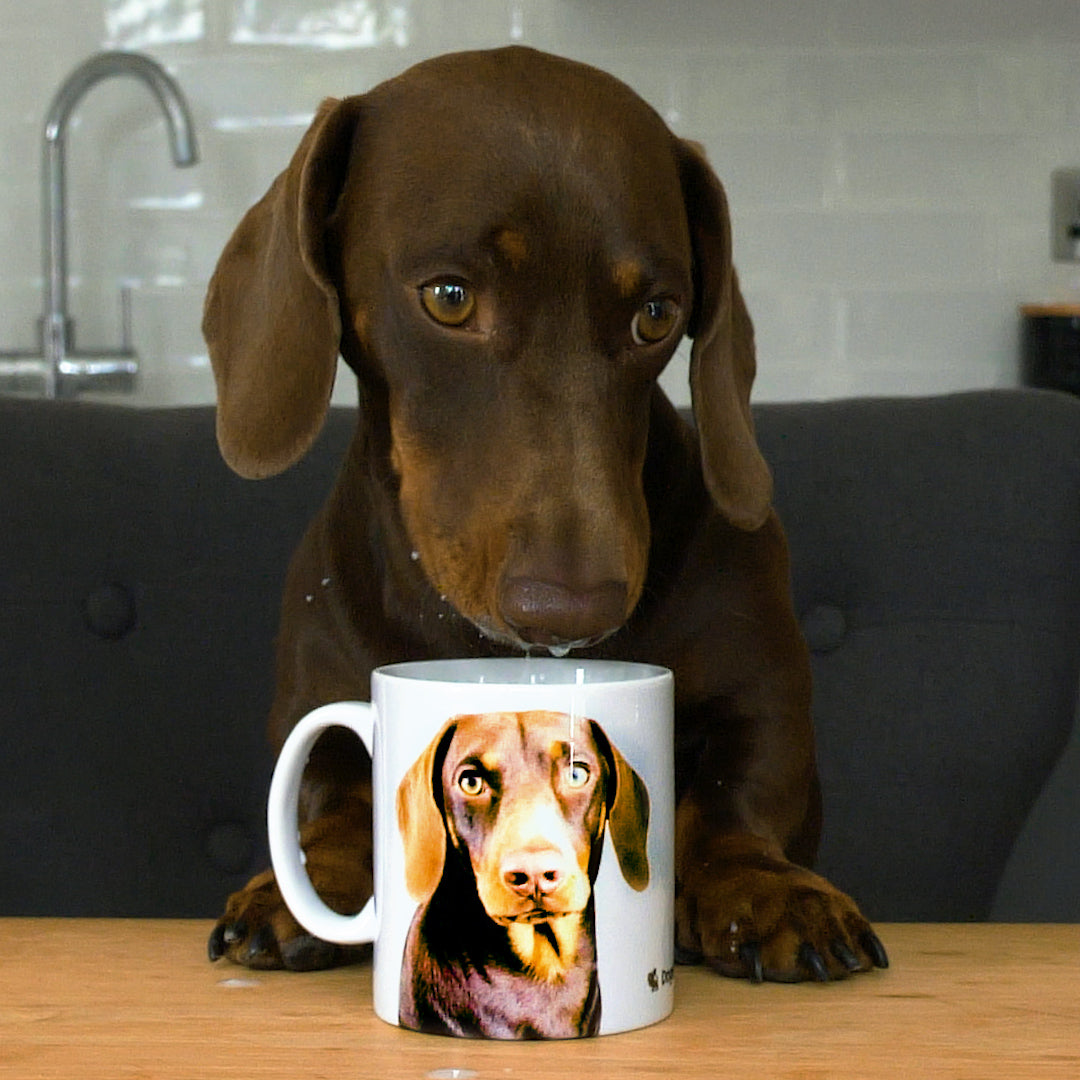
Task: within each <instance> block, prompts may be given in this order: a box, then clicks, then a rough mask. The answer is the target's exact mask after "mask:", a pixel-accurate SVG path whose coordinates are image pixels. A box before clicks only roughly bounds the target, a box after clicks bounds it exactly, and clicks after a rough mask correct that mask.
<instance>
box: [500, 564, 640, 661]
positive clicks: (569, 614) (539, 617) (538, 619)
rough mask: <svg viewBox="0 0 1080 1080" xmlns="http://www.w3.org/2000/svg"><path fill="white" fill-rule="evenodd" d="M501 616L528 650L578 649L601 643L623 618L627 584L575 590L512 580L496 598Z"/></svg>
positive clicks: (532, 581)
mask: <svg viewBox="0 0 1080 1080" xmlns="http://www.w3.org/2000/svg"><path fill="white" fill-rule="evenodd" d="M499 608H500V614H501V615H502V617H503V620H504V621H505V622H506V624H507V626H509V627H510V628H511V629H512V630H513V631H514V633H515V634H517V636H518V637H519V638H520V639H521V640H522V641H524V642H526V643H527V644H530V645H545V646H548V647H552V648H557V647H559V646H581V645H585V644H592V643H594V642H597V641H600V640H601V639H602V638H605V637H607V636H608V634H611V633H613V632H614V631H616V630H618V629H619V627H620V626H622V624H623V622H624V621H625V619H626V583H625V582H622V581H608V582H603V583H602V584H600V585H594V586H591V587H589V588H584V589H575V588H570V587H568V586H566V585H562V584H560V583H558V582H552V581H541V580H538V579H537V578H530V577H515V578H510V579H509V580H507V581H506V582H505V583H504V585H503V588H502V590H501V594H500V598H499Z"/></svg>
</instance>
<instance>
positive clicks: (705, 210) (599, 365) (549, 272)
mask: <svg viewBox="0 0 1080 1080" xmlns="http://www.w3.org/2000/svg"><path fill="white" fill-rule="evenodd" d="M204 332H205V335H206V339H207V342H208V344H209V348H210V356H211V359H212V361H213V365H214V372H215V376H216V379H217V385H218V404H219V412H218V435H219V440H220V443H221V447H222V451H223V454H224V456H225V458H226V460H227V461H228V462H229V464H230V465H232V467H233V468H234V469H236V470H237V471H238V472H240V473H241V474H243V475H247V476H266V475H270V474H272V473H275V472H278V471H280V470H282V469H284V468H285V467H287V466H288V465H290V464H291V463H292V462H294V461H295V460H296V459H297V458H298V457H300V456H301V455H302V454H303V453H304V451H305V450H306V449H307V448H308V447H309V446H310V444H311V442H312V440H313V439H314V438H315V436H316V434H317V433H318V431H319V428H320V426H321V424H322V421H323V417H324V415H325V412H326V408H327V404H328V402H329V398H330V392H331V389H332V385H333V380H334V374H335V370H336V362H337V357H338V353H339V351H340V352H341V354H342V355H343V356H344V358H345V360H346V361H347V362H348V363H349V365H350V366H351V367H352V368H353V369H354V371H355V372H356V374H357V376H358V378H359V381H360V384H361V402H362V405H361V408H362V410H363V412H364V414H365V416H364V421H363V423H364V426H365V430H366V432H367V439H368V442H369V445H373V446H375V447H376V448H377V449H378V451H379V452H380V453H382V454H383V456H384V458H385V464H386V470H387V474H388V475H389V476H390V477H391V478H392V484H393V486H394V490H395V496H396V498H397V500H398V506H399V509H400V523H401V528H402V530H403V531H404V533H405V534H406V535H405V539H404V542H405V543H408V544H409V545H410V548H411V550H414V551H416V552H417V553H418V558H419V563H420V565H421V566H422V568H423V571H424V573H425V574H426V575H427V578H428V579H429V581H430V583H431V584H432V586H433V587H434V588H435V589H436V590H437V591H438V592H439V593H440V594H441V595H443V596H444V597H446V599H447V600H448V601H449V602H450V603H451V604H452V605H453V606H454V607H455V608H456V609H457V610H458V611H459V612H460V613H461V614H463V615H464V616H466V617H467V618H469V619H470V620H472V621H473V622H474V623H475V624H476V625H477V626H478V627H479V628H480V629H481V630H483V631H484V632H485V633H487V634H488V635H490V636H491V637H493V638H495V639H498V640H502V641H505V642H508V643H513V644H518V645H525V646H528V645H532V644H539V645H549V646H554V647H564V646H571V645H584V644H590V643H593V642H595V641H598V640H600V639H602V638H603V637H604V636H606V635H607V634H609V633H611V632H613V631H614V630H616V629H618V628H619V627H620V626H621V625H622V624H623V623H624V621H625V620H626V619H627V618H628V617H629V615H630V613H631V612H632V611H633V609H634V607H635V606H636V604H637V602H638V599H639V598H640V596H641V593H642V589H643V586H644V582H645V576H646V570H647V563H648V552H649V542H650V525H649V515H648V510H647V507H646V503H645V496H644V491H643V482H642V470H643V465H644V461H645V455H646V446H647V441H648V432H649V421H650V409H651V403H652V401H653V398H654V395H656V394H658V393H659V390H658V388H657V386H656V380H657V377H658V376H659V374H660V372H661V371H662V370H663V368H664V366H665V365H666V364H667V362H668V360H669V359H670V357H671V355H672V353H673V352H674V350H675V348H676V346H677V344H678V343H679V341H680V339H681V338H682V337H683V335H684V334H687V333H689V334H690V335H692V336H693V338H694V346H693V351H692V358H691V383H692V395H693V403H694V410H695V414H696V419H697V427H698V431H699V437H700V440H701V446H702V461H703V468H704V476H705V480H706V483H707V485H708V487H709V490H710V492H711V493H712V496H713V499H714V501H715V502H716V504H717V506H718V507H719V508H720V510H721V511H722V512H723V513H724V514H725V515H726V516H727V517H728V519H729V520H730V521H731V522H732V523H733V524H734V525H736V526H738V527H739V528H743V529H754V528H756V527H758V526H759V525H760V524H761V523H762V522H763V521H764V519H765V517H766V516H767V514H768V510H769V500H770V494H771V486H770V478H769V473H768V469H767V467H766V465H765V463H764V461H763V459H762V458H761V456H760V453H759V452H758V449H757V446H756V443H755V440H754V434H753V426H752V420H751V416H750V409H749V393H750V386H751V383H752V381H753V376H754V350H753V331H752V327H751V324H750V320H749V317H748V315H747V313H746V309H745V307H744V305H743V302H742V298H741V295H740V293H739V288H738V284H737V281H736V277H735V273H734V270H733V268H732V262H731V237H730V227H729V219H728V210H727V204H726V200H725V197H724V192H723V189H722V187H721V185H720V183H719V181H718V180H717V179H716V177H715V176H714V175H713V173H712V171H711V170H710V168H709V167H708V165H707V164H706V162H705V160H704V158H703V156H702V154H701V153H700V151H699V150H698V149H697V148H696V147H695V146H693V145H692V144H689V143H687V142H685V141H682V140H680V139H677V138H676V137H675V136H673V135H672V134H671V132H670V131H669V130H668V129H667V127H666V126H665V125H664V123H663V121H662V120H661V119H660V117H659V116H658V115H657V114H656V113H655V112H654V111H653V110H652V109H651V108H650V107H649V106H648V105H647V104H646V103H645V102H644V101H642V100H641V99H640V98H639V97H638V96H637V95H636V94H634V93H633V91H631V90H630V89H629V88H628V87H626V86H625V85H624V84H622V83H620V82H619V81H618V80H616V79H614V78H612V77H610V76H608V75H605V74H603V73H602V72H599V71H596V70H595V69H593V68H589V67H586V66H584V65H580V64H576V63H572V62H569V61H565V60H561V59H558V58H555V57H550V56H546V55H544V54H541V53H536V52H533V51H531V50H527V49H520V48H511V49H505V50H495V51H491V52H481V53H468V54H456V55H452V56H447V57H442V58H439V59H436V60H432V61H428V62H426V63H423V64H420V65H418V66H417V67H414V68H412V69H410V70H409V71H407V72H406V73H405V74H403V75H401V76H399V77H398V78H396V79H393V80H391V81H389V82H387V83H384V84H382V85H380V86H378V87H376V88H375V89H374V90H372V91H371V92H369V93H367V94H365V95H362V96H358V97H351V98H345V99H343V100H340V101H339V100H331V101H327V102H325V103H324V104H323V105H322V107H321V108H320V109H319V112H318V114H317V115H316V117H315V120H314V122H313V123H312V125H311V127H310V129H309V130H308V132H307V133H306V135H305V136H304V138H303V140H302V141H301V143H300V146H299V148H298V150H297V151H296V154H295V156H294V157H293V160H292V162H291V163H290V165H289V167H288V168H287V169H286V170H285V171H284V172H283V173H282V174H281V175H280V176H279V177H278V178H277V180H276V181H275V182H274V184H273V186H272V187H271V188H270V190H269V192H268V193H267V194H266V196H265V197H264V198H263V199H262V200H261V201H260V202H259V203H258V204H257V205H256V206H254V207H253V208H252V209H251V210H250V211H249V212H248V214H247V215H246V216H245V218H244V220H243V221H242V222H241V224H240V226H239V227H238V228H237V230H236V232H235V234H234V235H233V237H232V239H231V240H230V242H229V244H228V246H227V247H226V249H225V251H224V253H223V254H222V257H221V260H220V262H219V265H218V268H217V270H216V272H215V274H214V277H213V280H212V282H211V286H210V291H209V294H208V297H207V302H206V311H205V319H204Z"/></svg>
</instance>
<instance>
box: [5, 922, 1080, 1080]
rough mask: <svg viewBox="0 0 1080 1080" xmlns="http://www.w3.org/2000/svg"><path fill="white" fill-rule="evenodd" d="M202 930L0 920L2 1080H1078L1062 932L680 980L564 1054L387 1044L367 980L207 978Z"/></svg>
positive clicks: (950, 937)
mask: <svg viewBox="0 0 1080 1080" xmlns="http://www.w3.org/2000/svg"><path fill="white" fill-rule="evenodd" d="M208 929H209V927H208V925H207V924H206V923H202V922H191V921H161V922H156V921H145V922H144V921H122V920H116V921H108V920H104V921H94V920H71V921H65V920H45V919H40V920H37V919H7V920H0V1077H3V1078H4V1080H8V1078H11V1080H38V1078H42V1080H51V1078H57V1080H61V1078H62V1080H83V1078H87V1080H94V1078H102V1080H106V1078H107V1080H128V1078H135V1077H140V1078H142V1077H147V1078H149V1077H153V1078H154V1080H171V1078H182V1080H203V1078H214V1077H230V1078H234V1080H260V1078H265V1077H281V1078H288V1080H300V1078H303V1077H327V1078H333V1080H345V1078H350V1080H351V1078H363V1077H379V1078H382V1077H388V1078H402V1077H409V1078H414V1080H428V1078H429V1080H443V1078H445V1080H468V1078H470V1077H474V1078H475V1080H513V1078H527V1080H548V1078H552V1080H554V1078H559V1080H566V1078H572V1080H576V1078H579V1077H583V1078H587V1080H599V1078H604V1077H614V1076H618V1077H654V1078H658V1077H702V1078H704V1077H708V1078H710V1080H739V1078H743V1077H746V1078H751V1077H752V1078H754V1080H777V1078H785V1080H824V1078H828V1077H844V1078H852V1080H875V1078H878V1077H910V1078H912V1080H937V1078H954V1080H994V1078H998V1077H1001V1078H1008V1080H1037V1078H1042V1077H1061V1078H1063V1080H1064V1078H1069V1080H1076V1078H1077V1077H1080V927H1077V926H1013V925H964V926H927V925H896V926H884V927H881V928H880V930H881V936H882V938H883V939H884V941H885V942H886V943H887V945H888V948H889V952H890V954H891V956H892V960H893V965H892V967H891V968H890V969H889V970H888V971H885V972H876V973H874V974H871V975H862V976H859V977H858V978H855V979H851V980H850V981H847V982H844V983H837V984H833V985H828V986H819V985H811V984H804V985H801V986H775V985H765V986H750V985H747V984H746V983H742V982H735V981H732V980H728V979H723V978H720V977H719V976H715V975H712V974H710V973H709V972H707V971H702V970H699V969H691V968H680V969H679V970H678V973H677V976H676V979H677V981H676V1005H675V1013H674V1015H673V1016H672V1017H671V1019H669V1020H667V1021H665V1022H664V1023H662V1024H659V1025H657V1026H656V1027H654V1028H650V1029H647V1030H644V1031H636V1032H631V1033H629V1034H625V1035H612V1036H606V1037H602V1038H598V1039H588V1040H582V1041H578V1042H566V1043H491V1042H472V1041H466V1040H456V1039H447V1038H442V1037H439V1036H431V1035H417V1034H415V1033H413V1032H407V1031H402V1030H399V1029H397V1028H394V1027H390V1026H388V1025H386V1024H383V1023H382V1022H381V1021H379V1020H377V1019H376V1018H375V1016H374V1015H373V1013H372V1012H371V990H370V983H371V977H370V969H369V968H367V967H363V966H362V967H354V968H348V969H342V970H338V971H329V972H320V973H316V974H309V975H291V974H286V973H283V972H261V973H252V972H248V971H245V970H243V969H241V968H238V967H234V966H231V965H229V964H228V963H224V962H223V963H219V964H216V965H214V964H210V963H209V962H208V961H207V960H206V952H205V940H206V935H207V931H208Z"/></svg>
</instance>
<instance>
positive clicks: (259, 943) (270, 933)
mask: <svg viewBox="0 0 1080 1080" xmlns="http://www.w3.org/2000/svg"><path fill="white" fill-rule="evenodd" d="M227 933H228V932H227V931H226V934H227ZM276 948H277V938H276V937H275V935H274V928H273V927H272V926H270V925H266V926H260V927H259V929H258V930H256V931H255V933H254V934H252V935H251V939H250V940H249V941H248V945H247V949H246V950H245V953H244V963H246V964H251V965H254V964H255V962H256V961H257V960H259V959H260V958H268V957H269V956H271V955H272V954H273V952H274V951H275V949H276Z"/></svg>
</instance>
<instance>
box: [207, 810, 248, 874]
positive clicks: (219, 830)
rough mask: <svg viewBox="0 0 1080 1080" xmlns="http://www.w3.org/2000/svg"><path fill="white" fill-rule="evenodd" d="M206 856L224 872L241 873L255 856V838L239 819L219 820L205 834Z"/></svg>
mask: <svg viewBox="0 0 1080 1080" xmlns="http://www.w3.org/2000/svg"><path fill="white" fill-rule="evenodd" d="M205 851H206V857H207V859H209V860H210V862H211V864H212V865H213V866H214V867H216V868H217V869H218V870H221V871H222V872H224V873H226V874H241V873H244V872H245V871H247V870H248V868H249V867H250V866H251V863H252V861H253V860H254V858H255V839H254V837H253V836H252V835H251V831H250V830H249V829H248V828H247V826H246V825H244V824H243V822H240V821H219V822H218V823H217V824H216V825H212V826H211V827H210V829H209V831H208V832H207V834H206V842H205Z"/></svg>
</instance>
